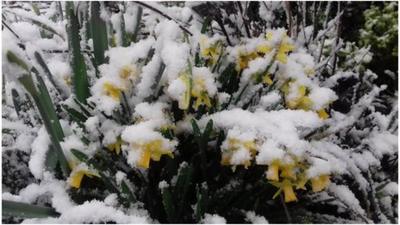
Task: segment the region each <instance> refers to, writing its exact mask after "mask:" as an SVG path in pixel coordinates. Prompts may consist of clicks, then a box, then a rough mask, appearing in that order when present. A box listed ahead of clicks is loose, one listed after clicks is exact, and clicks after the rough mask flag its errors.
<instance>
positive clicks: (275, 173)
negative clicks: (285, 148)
mask: <svg viewBox="0 0 400 225" xmlns="http://www.w3.org/2000/svg"><path fill="white" fill-rule="evenodd" d="M279 166H280V161H279V160H274V161H273V162H272V163H271V164H270V165H269V166H268V170H267V179H268V180H273V181H279Z"/></svg>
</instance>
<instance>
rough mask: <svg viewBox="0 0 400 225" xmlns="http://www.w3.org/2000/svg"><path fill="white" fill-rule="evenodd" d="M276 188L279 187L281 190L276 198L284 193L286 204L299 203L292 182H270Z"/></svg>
mask: <svg viewBox="0 0 400 225" xmlns="http://www.w3.org/2000/svg"><path fill="white" fill-rule="evenodd" d="M270 183H271V184H272V185H274V186H275V187H278V188H279V190H278V192H277V194H275V195H274V198H275V197H276V196H278V195H279V194H280V193H281V192H282V191H283V194H284V196H285V202H294V201H297V197H296V194H295V193H294V190H293V184H292V182H291V181H290V180H288V179H284V180H283V181H282V182H270Z"/></svg>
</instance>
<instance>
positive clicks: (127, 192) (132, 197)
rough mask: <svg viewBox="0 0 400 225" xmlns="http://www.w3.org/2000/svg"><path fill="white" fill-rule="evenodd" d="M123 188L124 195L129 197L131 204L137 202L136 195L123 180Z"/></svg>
mask: <svg viewBox="0 0 400 225" xmlns="http://www.w3.org/2000/svg"><path fill="white" fill-rule="evenodd" d="M121 190H122V193H123V194H124V195H126V197H127V198H128V201H129V204H132V203H135V202H136V197H135V195H134V194H133V193H132V191H131V189H130V188H129V187H128V185H127V184H126V183H125V181H122V182H121Z"/></svg>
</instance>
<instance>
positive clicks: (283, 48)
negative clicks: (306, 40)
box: [275, 34, 294, 64]
mask: <svg viewBox="0 0 400 225" xmlns="http://www.w3.org/2000/svg"><path fill="white" fill-rule="evenodd" d="M287 39H288V37H287V35H286V34H284V36H283V37H282V41H281V43H280V45H279V47H278V49H277V52H276V56H275V57H276V60H278V61H279V62H281V63H283V64H286V63H287V54H288V52H290V51H293V50H294V45H292V44H290V43H289V42H288V40H287Z"/></svg>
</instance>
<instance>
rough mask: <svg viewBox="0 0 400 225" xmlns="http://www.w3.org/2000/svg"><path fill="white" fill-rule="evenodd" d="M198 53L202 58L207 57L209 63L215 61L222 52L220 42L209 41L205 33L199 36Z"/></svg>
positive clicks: (212, 63)
mask: <svg viewBox="0 0 400 225" xmlns="http://www.w3.org/2000/svg"><path fill="white" fill-rule="evenodd" d="M199 44H200V54H201V56H202V57H203V58H205V59H208V60H209V62H210V65H214V64H215V63H217V60H218V58H219V57H220V55H221V54H222V44H221V42H219V41H217V42H215V43H209V40H208V39H207V37H206V36H205V35H202V36H201V37H200V42H199Z"/></svg>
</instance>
